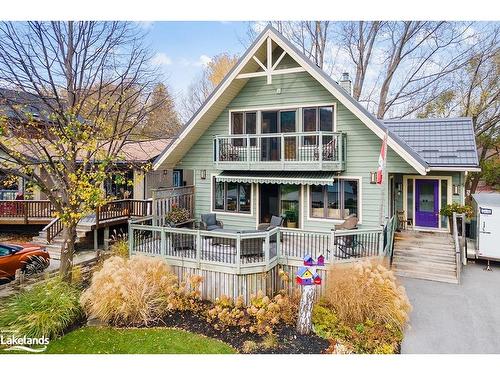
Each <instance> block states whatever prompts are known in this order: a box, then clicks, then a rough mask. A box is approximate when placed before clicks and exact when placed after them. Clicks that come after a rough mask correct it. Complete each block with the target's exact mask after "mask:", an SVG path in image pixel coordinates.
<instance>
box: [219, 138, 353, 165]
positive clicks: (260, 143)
mask: <svg viewBox="0 0 500 375" xmlns="http://www.w3.org/2000/svg"><path fill="white" fill-rule="evenodd" d="M213 147H214V163H215V166H216V167H218V168H225V169H228V168H229V169H241V168H244V169H260V168H262V167H264V166H265V167H266V168H267V169H280V170H281V169H298V168H304V167H305V168H307V167H313V168H319V169H323V168H325V169H328V170H339V171H340V170H344V169H345V161H346V136H345V133H337V132H323V131H319V132H302V133H299V132H294V133H267V134H245V135H225V136H215V137H214V146H213Z"/></svg>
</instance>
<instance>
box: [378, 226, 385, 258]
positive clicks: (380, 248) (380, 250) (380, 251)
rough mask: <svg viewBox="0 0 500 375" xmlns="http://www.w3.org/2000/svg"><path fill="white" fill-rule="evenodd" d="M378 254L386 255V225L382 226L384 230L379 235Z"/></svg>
mask: <svg viewBox="0 0 500 375" xmlns="http://www.w3.org/2000/svg"><path fill="white" fill-rule="evenodd" d="M378 255H379V256H382V255H384V227H382V232H380V233H379V235H378Z"/></svg>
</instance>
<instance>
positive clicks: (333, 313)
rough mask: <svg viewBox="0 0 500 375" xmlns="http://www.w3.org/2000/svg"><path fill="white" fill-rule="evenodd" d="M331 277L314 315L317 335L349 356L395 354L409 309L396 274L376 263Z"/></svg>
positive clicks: (345, 268) (333, 271)
mask: <svg viewBox="0 0 500 375" xmlns="http://www.w3.org/2000/svg"><path fill="white" fill-rule="evenodd" d="M329 271H330V272H329V273H328V279H327V284H326V288H325V294H324V297H323V298H322V299H321V300H320V302H319V303H318V304H316V306H315V307H314V310H313V324H314V329H315V332H316V333H317V334H318V335H320V336H322V337H325V338H328V339H331V340H333V342H334V344H335V345H341V346H342V347H345V348H346V350H347V351H348V352H349V351H350V352H354V353H378V354H389V353H396V352H397V351H398V350H399V345H400V342H401V340H402V338H403V330H404V327H405V326H406V324H407V323H408V319H409V312H410V310H411V305H410V302H409V301H408V297H407V296H406V292H405V290H404V288H403V287H402V286H400V285H398V283H397V281H396V278H395V276H394V273H393V272H392V271H390V270H388V269H387V268H385V267H384V266H382V265H381V264H380V263H378V262H375V261H366V262H362V263H356V264H354V265H353V264H349V265H345V264H344V265H340V264H338V265H334V266H332V267H331V268H330V270H329ZM335 347H336V346H335ZM333 351H334V352H338V351H337V350H336V349H335V350H333Z"/></svg>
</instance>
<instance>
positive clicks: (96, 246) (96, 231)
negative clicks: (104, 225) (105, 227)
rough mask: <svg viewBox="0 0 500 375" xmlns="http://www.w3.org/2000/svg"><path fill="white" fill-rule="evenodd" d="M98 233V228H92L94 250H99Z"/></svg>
mask: <svg viewBox="0 0 500 375" xmlns="http://www.w3.org/2000/svg"><path fill="white" fill-rule="evenodd" d="M98 234H99V229H97V227H96V228H95V229H94V250H96V251H97V250H99V238H98V236H97V235H98Z"/></svg>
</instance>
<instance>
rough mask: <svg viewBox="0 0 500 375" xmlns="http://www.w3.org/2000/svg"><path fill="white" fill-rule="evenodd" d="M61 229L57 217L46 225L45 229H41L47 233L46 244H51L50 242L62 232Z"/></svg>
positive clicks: (61, 225) (62, 226) (60, 222)
mask: <svg viewBox="0 0 500 375" xmlns="http://www.w3.org/2000/svg"><path fill="white" fill-rule="evenodd" d="M63 229H64V225H63V223H62V221H61V220H60V219H59V218H58V217H56V218H55V219H53V220H52V221H51V222H50V223H49V224H47V225H46V226H45V228H43V230H44V231H45V232H46V233H47V243H51V242H52V240H53V239H54V238H55V237H56V236H57V235H59V233H61V232H62V231H63Z"/></svg>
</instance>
